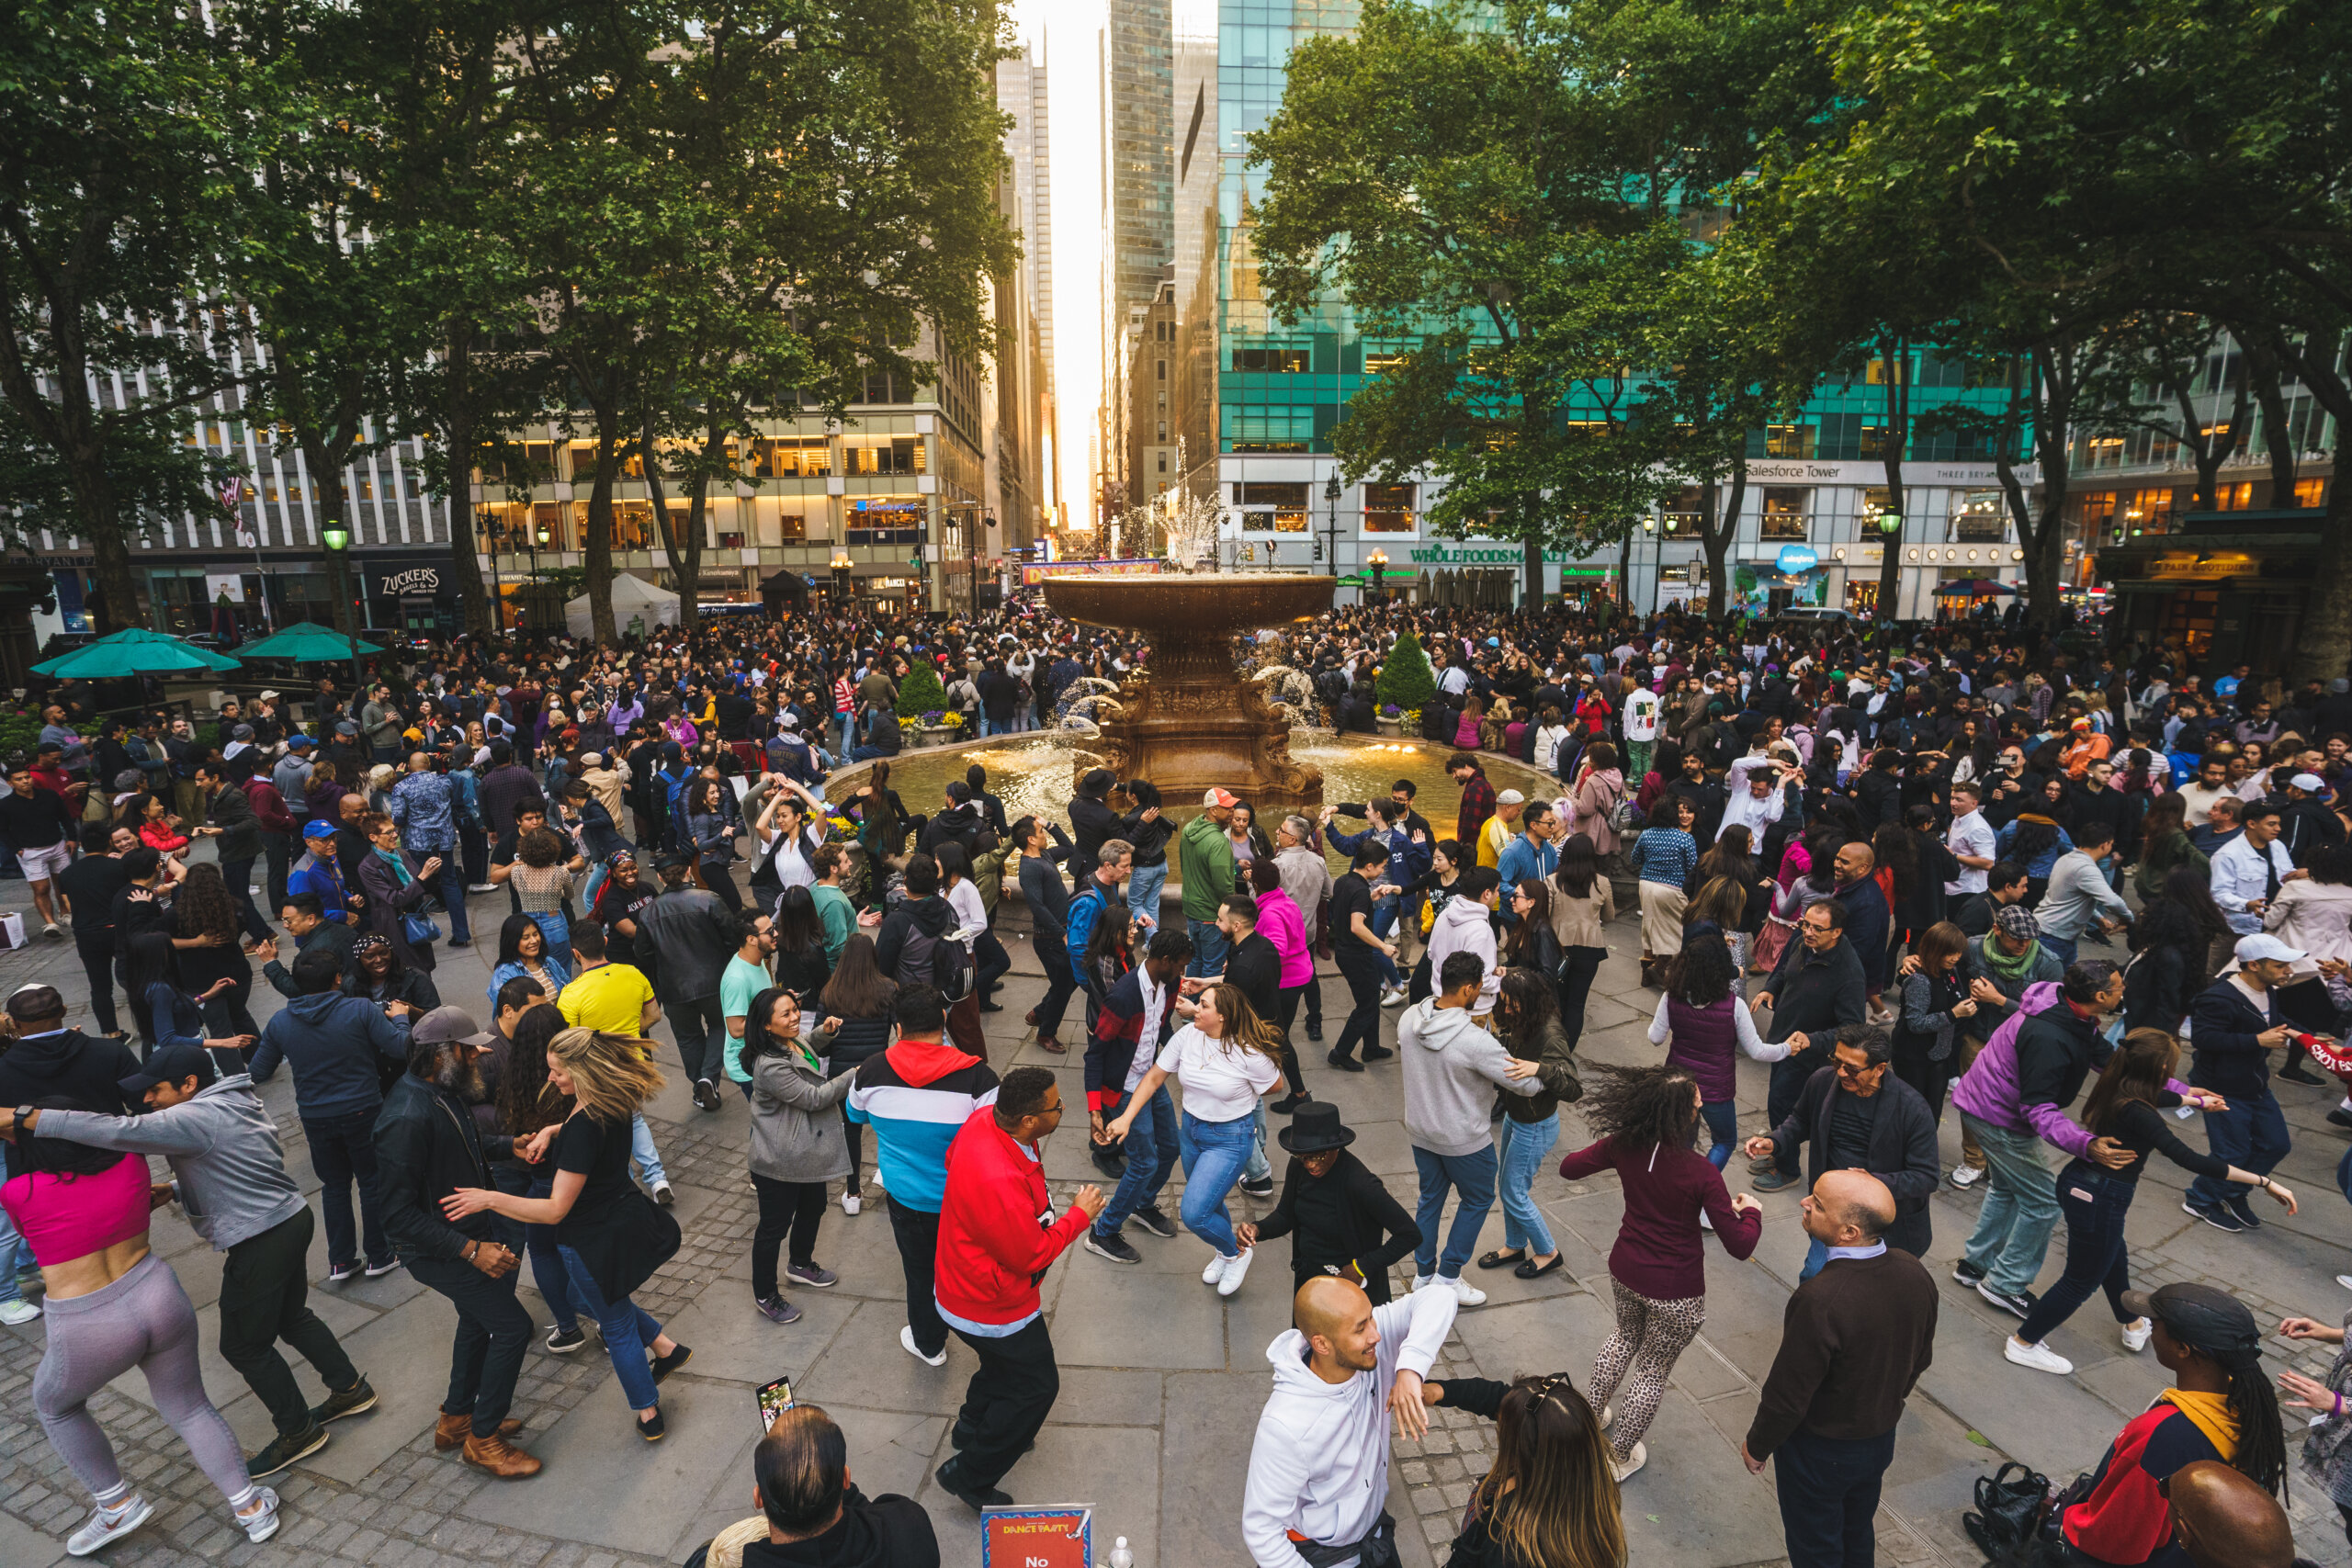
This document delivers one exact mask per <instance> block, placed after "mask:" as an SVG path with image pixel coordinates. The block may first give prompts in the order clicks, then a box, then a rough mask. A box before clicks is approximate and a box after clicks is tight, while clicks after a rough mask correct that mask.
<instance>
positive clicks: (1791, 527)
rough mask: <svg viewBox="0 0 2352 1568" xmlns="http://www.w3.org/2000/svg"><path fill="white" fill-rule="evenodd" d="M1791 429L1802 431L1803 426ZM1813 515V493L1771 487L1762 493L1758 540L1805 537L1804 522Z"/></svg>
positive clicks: (1800, 538) (1776, 486)
mask: <svg viewBox="0 0 2352 1568" xmlns="http://www.w3.org/2000/svg"><path fill="white" fill-rule="evenodd" d="M1792 428H1796V429H1804V428H1807V427H1805V426H1802V425H1799V426H1794V427H1792ZM1812 513H1813V491H1811V490H1802V489H1792V488H1789V487H1784V486H1780V485H1771V486H1767V487H1766V488H1765V491H1764V512H1763V517H1762V523H1761V526H1760V527H1759V528H1758V531H1757V536H1758V537H1759V538H1765V539H1798V540H1802V539H1803V538H1804V536H1805V529H1806V521H1807V519H1808V518H1809V517H1810V516H1811V515H1812Z"/></svg>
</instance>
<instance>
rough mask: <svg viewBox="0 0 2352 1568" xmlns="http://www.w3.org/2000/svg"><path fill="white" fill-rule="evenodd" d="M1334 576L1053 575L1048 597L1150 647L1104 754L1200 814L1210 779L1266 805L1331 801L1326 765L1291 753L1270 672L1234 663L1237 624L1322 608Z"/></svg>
mask: <svg viewBox="0 0 2352 1568" xmlns="http://www.w3.org/2000/svg"><path fill="white" fill-rule="evenodd" d="M1337 586H1338V583H1337V580H1336V579H1333V578H1329V577H1281V576H1273V575H1266V576H1257V575H1250V576H1226V575H1218V574H1210V575H1206V576H1195V577H1182V576H1159V577H1122V578H1108V577H1048V578H1046V581H1045V590H1046V605H1047V606H1048V607H1049V608H1050V609H1052V611H1053V612H1054V613H1055V614H1056V615H1061V616H1064V617H1066V618H1068V619H1069V620H1073V621H1082V622H1084V623H1085V624H1087V625H1088V626H1109V627H1114V628H1117V629H1120V630H1125V631H1140V632H1142V633H1143V634H1144V636H1145V637H1147V638H1148V639H1149V641H1150V644H1151V657H1150V660H1149V661H1148V666H1147V667H1146V669H1145V670H1144V671H1143V672H1142V673H1141V674H1140V675H1137V676H1134V677H1131V678H1129V680H1128V681H1127V682H1126V683H1125V685H1123V686H1121V687H1120V688H1119V695H1118V709H1117V712H1116V713H1115V714H1114V713H1108V712H1106V713H1105V714H1104V715H1103V717H1102V719H1101V721H1100V724H1099V728H1100V731H1101V733H1100V738H1099V739H1097V741H1096V742H1095V745H1094V752H1093V756H1092V757H1091V759H1083V758H1082V759H1081V760H1080V763H1079V767H1078V769H1077V771H1078V772H1079V773H1084V772H1085V771H1086V770H1087V769H1088V768H1091V767H1097V766H1100V767H1104V768H1108V769H1110V770H1111V772H1112V773H1114V774H1116V775H1117V776H1118V777H1119V778H1120V779H1121V780H1123V781H1124V780H1126V779H1148V780H1150V781H1151V782H1152V783H1153V784H1157V785H1158V786H1159V792H1160V794H1161V795H1162V796H1163V797H1165V799H1166V800H1167V803H1168V806H1169V807H1170V810H1171V811H1181V812H1182V814H1183V815H1186V816H1190V815H1191V814H1192V813H1193V811H1195V810H1197V809H1198V808H1199V807H1198V802H1199V800H1200V798H1201V796H1202V795H1204V793H1206V792H1207V791H1208V790H1210V789H1211V788H1216V787H1222V788H1225V789H1229V790H1231V791H1233V792H1234V793H1235V794H1237V795H1240V796H1241V797H1242V798H1244V799H1245V800H1248V801H1250V803H1252V804H1253V805H1255V806H1256V807H1258V809H1259V811H1260V813H1261V816H1263V815H1266V814H1272V813H1279V812H1288V811H1306V812H1312V811H1314V810H1315V809H1316V808H1317V807H1319V806H1321V805H1322V803H1323V773H1322V770H1320V769H1319V768H1313V767H1306V766H1303V765H1301V764H1300V763H1298V762H1296V761H1293V760H1292V758H1291V754H1290V720H1289V719H1288V718H1287V717H1285V716H1283V714H1282V713H1281V712H1279V711H1278V710H1277V709H1276V708H1275V707H1274V706H1273V705H1272V704H1271V703H1269V702H1268V701H1267V700H1266V692H1265V686H1264V683H1263V682H1257V681H1245V680H1243V679H1241V677H1240V675H1239V674H1238V672H1237V671H1235V669H1234V665H1233V654H1232V650H1231V648H1230V646H1229V644H1230V643H1231V640H1232V638H1233V636H1234V634H1235V633H1237V632H1244V631H1253V630H1256V629H1258V628H1260V627H1264V626H1288V625H1291V624H1294V623H1295V622H1300V621H1307V620H1312V619H1314V618H1315V617H1316V616H1317V615H1321V614H1322V613H1323V612H1324V611H1326V610H1328V609H1329V608H1330V607H1331V592H1332V590H1333V589H1334V588H1335V587H1337Z"/></svg>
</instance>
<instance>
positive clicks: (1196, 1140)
mask: <svg viewBox="0 0 2352 1568" xmlns="http://www.w3.org/2000/svg"><path fill="white" fill-rule="evenodd" d="M1252 1125H1253V1123H1252V1119H1251V1118H1250V1117H1247V1116H1237V1117H1235V1118H1234V1119H1233V1120H1232V1121H1230V1122H1204V1121H1202V1120H1201V1119H1200V1118H1199V1117H1197V1116H1195V1115H1193V1113H1192V1112H1191V1111H1185V1112H1184V1113H1183V1120H1182V1123H1181V1135H1180V1139H1179V1141H1180V1144H1181V1145H1182V1151H1183V1156H1184V1203H1183V1209H1182V1219H1183V1221H1184V1228H1185V1229H1186V1230H1188V1231H1191V1232H1192V1233H1193V1235H1196V1236H1199V1237H1200V1238H1201V1239H1202V1240H1203V1241H1204V1242H1207V1243H1208V1244H1209V1245H1210V1246H1211V1247H1216V1251H1217V1256H1218V1257H1220V1258H1232V1257H1236V1256H1238V1254H1239V1253H1240V1251H1241V1242H1240V1239H1239V1238H1238V1237H1237V1236H1236V1235H1234V1234H1233V1217H1232V1216H1231V1215H1230V1214H1228V1213H1226V1211H1225V1195H1226V1194H1227V1193H1228V1192H1230V1191H1232V1190H1233V1184H1234V1183H1235V1182H1237V1181H1238V1180H1240V1179H1241V1169H1242V1167H1244V1166H1245V1165H1247V1164H1249V1163H1250V1144H1251V1143H1252V1141H1253V1139H1254V1137H1255V1134H1254V1133H1253V1132H1252V1130H1251V1129H1252ZM1121 1185H1122V1186H1124V1185H1125V1183H1124V1182H1122V1183H1121Z"/></svg>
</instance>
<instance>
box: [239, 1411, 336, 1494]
mask: <svg viewBox="0 0 2352 1568" xmlns="http://www.w3.org/2000/svg"><path fill="white" fill-rule="evenodd" d="M326 1446H327V1429H326V1428H325V1427H322V1426H320V1425H319V1424H318V1423H317V1422H316V1421H313V1422H311V1424H310V1426H309V1427H306V1428H305V1429H303V1430H302V1431H300V1432H280V1433H279V1434H278V1435H277V1437H275V1438H271V1439H270V1440H269V1446H268V1447H267V1448H266V1449H264V1450H261V1452H259V1453H257V1454H255V1455H254V1458H253V1462H252V1463H251V1464H248V1465H247V1466H245V1472H246V1473H247V1474H249V1475H251V1476H252V1477H253V1478H254V1480H255V1481H259V1480H262V1479H263V1478H264V1477H266V1476H271V1475H276V1474H277V1472H279V1471H281V1470H284V1469H286V1468H287V1467H288V1466H289V1465H291V1464H292V1463H293V1462H294V1461H296V1460H301V1459H308V1458H310V1457H311V1455H312V1454H314V1453H317V1452H318V1451H319V1450H321V1449H322V1448H325V1447H326Z"/></svg>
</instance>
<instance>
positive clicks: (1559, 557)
mask: <svg viewBox="0 0 2352 1568" xmlns="http://www.w3.org/2000/svg"><path fill="white" fill-rule="evenodd" d="M1411 553H1412V558H1413V559H1415V560H1417V561H1420V562H1423V563H1424V564H1426V565H1430V566H1520V565H1522V564H1524V563H1525V561H1526V559H1527V552H1526V551H1525V550H1523V549H1521V548H1520V547H1517V546H1515V545H1424V546H1422V547H1420V548H1419V549H1417V550H1414V551H1413V552H1411ZM1574 559H1575V557H1574V556H1571V555H1570V554H1568V552H1567V551H1566V550H1545V551H1544V560H1545V561H1546V562H1548V563H1550V564H1551V565H1554V566H1558V565H1560V564H1561V563H1562V562H1564V561H1570V560H1574Z"/></svg>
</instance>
